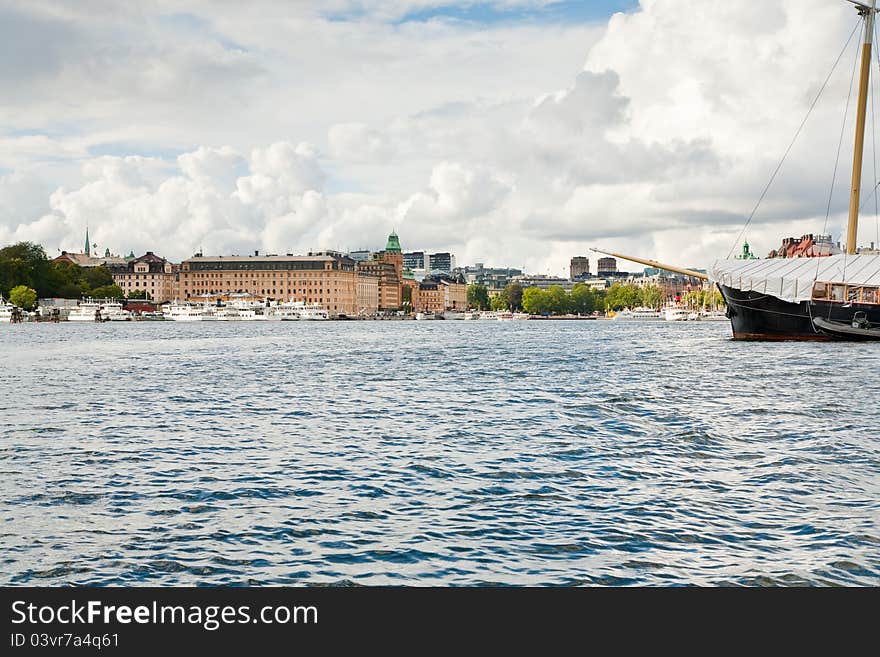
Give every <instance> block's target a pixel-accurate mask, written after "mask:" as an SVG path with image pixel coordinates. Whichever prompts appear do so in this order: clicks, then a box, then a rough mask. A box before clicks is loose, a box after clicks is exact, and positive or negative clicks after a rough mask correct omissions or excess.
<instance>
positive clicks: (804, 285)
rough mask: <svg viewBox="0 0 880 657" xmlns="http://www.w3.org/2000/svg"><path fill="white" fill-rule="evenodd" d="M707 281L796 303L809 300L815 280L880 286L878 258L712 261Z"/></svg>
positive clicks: (842, 256) (873, 256) (847, 256)
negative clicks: (713, 262)
mask: <svg viewBox="0 0 880 657" xmlns="http://www.w3.org/2000/svg"><path fill="white" fill-rule="evenodd" d="M709 279H710V280H712V281H713V282H715V283H721V284H722V285H726V286H728V287H732V288H735V289H737V290H744V291H749V290H750V291H754V292H761V293H763V294H769V295H772V296H774V297H776V298H777V299H782V300H783V301H788V302H790V303H799V302H801V301H808V300H809V299H811V298H812V296H813V283H814V282H815V281H820V282H823V283H848V284H850V285H877V286H880V255H833V256H826V257H823V258H769V259H764V260H716V261H715V264H714V265H712V269H711V270H710V271H709Z"/></svg>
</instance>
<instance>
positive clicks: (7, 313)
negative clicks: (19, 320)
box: [0, 296, 15, 322]
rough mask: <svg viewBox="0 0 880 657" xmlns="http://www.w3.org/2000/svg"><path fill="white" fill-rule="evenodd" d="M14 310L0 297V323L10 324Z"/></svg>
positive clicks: (13, 307)
mask: <svg viewBox="0 0 880 657" xmlns="http://www.w3.org/2000/svg"><path fill="white" fill-rule="evenodd" d="M14 309H15V306H13V305H12V304H11V303H9V302H8V301H6V300H5V299H4V298H3V297H2V296H0V322H11V321H12V311H13V310H14Z"/></svg>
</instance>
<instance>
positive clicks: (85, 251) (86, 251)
mask: <svg viewBox="0 0 880 657" xmlns="http://www.w3.org/2000/svg"><path fill="white" fill-rule="evenodd" d="M83 253H85V254H86V255H91V254H92V249H91V247H90V245H89V225H88V224H86V248H85V249H84V250H83Z"/></svg>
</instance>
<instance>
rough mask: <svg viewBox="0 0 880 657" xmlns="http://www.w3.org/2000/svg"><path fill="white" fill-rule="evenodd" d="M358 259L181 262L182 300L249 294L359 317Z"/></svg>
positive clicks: (199, 258) (323, 256) (327, 255)
mask: <svg viewBox="0 0 880 657" xmlns="http://www.w3.org/2000/svg"><path fill="white" fill-rule="evenodd" d="M357 280H358V277H357V272H356V271H355V261H354V260H352V259H351V258H349V257H348V256H345V255H342V254H340V253H336V252H333V251H327V252H321V253H310V254H309V255H306V256H294V255H285V256H279V255H264V256H261V255H259V253H255V254H254V255H252V256H203V255H196V256H193V257H192V258H190V259H188V260H184V261H183V262H182V263H181V264H180V278H179V280H178V298H180V299H190V298H194V297H198V296H201V295H206V294H207V295H222V294H228V293H249V294H252V295H254V296H256V297H260V298H263V299H277V300H282V301H290V300H292V301H304V302H306V303H318V304H320V305H321V306H322V307H323V308H324V309H325V310H327V312H328V313H329V314H330V315H331V316H333V317H338V316H339V315H347V316H352V317H353V316H355V315H357V312H358V303H357Z"/></svg>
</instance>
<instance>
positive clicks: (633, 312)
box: [613, 308, 665, 321]
mask: <svg viewBox="0 0 880 657" xmlns="http://www.w3.org/2000/svg"><path fill="white" fill-rule="evenodd" d="M613 319H614V320H619V321H655V320H662V319H665V316H664V315H663V313H661V312H660V311H659V310H656V309H655V308H632V309H630V308H627V309H625V310H621V311H620V312H618V313H615V314H614V318H613Z"/></svg>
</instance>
